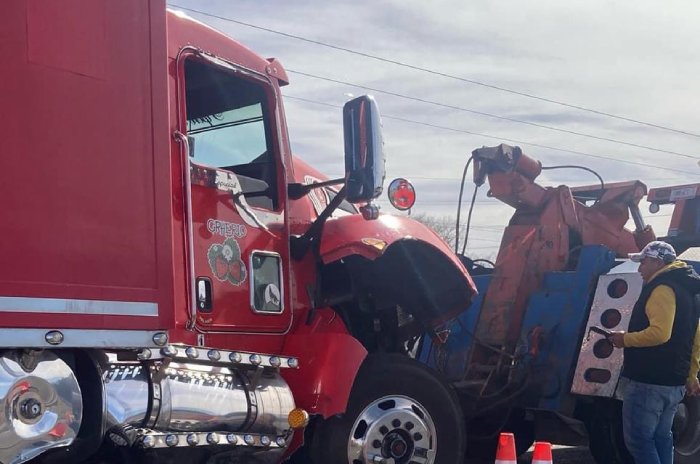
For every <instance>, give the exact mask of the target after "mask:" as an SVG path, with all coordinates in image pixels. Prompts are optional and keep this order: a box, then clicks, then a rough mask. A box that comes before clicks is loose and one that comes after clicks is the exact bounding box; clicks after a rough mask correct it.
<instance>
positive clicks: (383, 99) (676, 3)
mask: <svg viewBox="0 0 700 464" xmlns="http://www.w3.org/2000/svg"><path fill="white" fill-rule="evenodd" d="M168 4H169V6H170V7H171V8H174V9H178V7H182V8H185V9H188V10H198V11H200V12H201V13H197V12H194V11H187V10H185V12H186V13H187V14H188V15H190V16H192V17H193V18H195V19H197V20H199V21H202V22H204V23H206V24H208V25H210V26H212V27H214V28H216V29H219V30H221V31H222V32H224V33H226V34H227V35H229V36H231V37H233V38H234V39H236V40H238V41H239V42H241V43H243V44H244V45H246V46H247V47H249V48H251V49H252V50H254V51H256V52H257V53H258V54H260V55H262V56H265V57H276V58H277V59H279V60H280V61H281V62H282V64H283V65H284V66H285V68H286V69H287V71H288V73H289V77H290V81H291V83H290V85H289V86H286V87H284V88H283V94H284V96H285V109H286V114H287V123H288V126H289V132H290V137H291V143H292V151H293V152H294V153H295V155H297V156H299V157H301V158H303V159H304V160H306V161H308V162H310V163H311V164H312V165H314V166H315V167H317V168H318V169H320V170H321V171H322V172H325V173H326V174H328V175H330V176H340V175H342V172H343V139H342V118H341V109H340V107H342V105H343V103H344V102H345V101H347V100H348V99H350V98H351V97H352V96H357V95H361V94H365V93H369V94H372V95H373V96H374V97H375V98H376V100H377V103H378V104H379V108H380V112H381V113H382V115H383V124H384V139H385V144H386V145H385V149H386V154H387V181H386V183H385V190H386V187H387V186H388V183H389V181H390V180H391V179H393V178H396V177H404V178H407V179H409V180H410V181H411V182H412V183H413V185H414V187H415V189H416V193H417V201H416V205H415V206H414V208H413V209H412V213H413V214H418V213H424V214H429V215H433V216H438V217H443V216H453V217H454V216H456V211H457V198H458V195H459V188H460V183H461V175H462V170H463V168H464V165H465V163H466V161H467V159H468V157H469V154H470V153H471V151H472V150H474V149H475V148H479V147H481V146H495V145H498V144H500V143H508V144H511V145H517V146H520V147H521V148H522V149H523V151H524V152H525V153H526V154H528V155H529V156H531V157H533V158H535V159H537V160H539V161H541V162H542V164H543V165H544V166H555V165H564V164H576V165H582V166H585V167H588V168H591V169H594V170H595V171H596V172H598V173H599V174H600V175H601V176H602V177H603V179H604V180H605V182H617V181H626V180H636V179H639V180H641V181H643V182H645V183H646V184H647V185H648V186H649V187H660V186H668V185H677V184H687V183H696V182H700V165H699V164H698V161H699V160H700V111H698V101H699V97H700V79H699V78H698V76H700V40H699V39H698V36H697V22H698V19H700V2H695V1H692V0H667V1H665V2H658V1H650V0H637V1H634V2H632V1H621V0H607V1H605V0H567V1H560V0H559V1H555V0H541V1H533V0H531V1H523V0H519V1H515V0H462V1H457V0H449V1H447V0H445V1H443V0H433V1H432V2H425V1H420V2H419V1H414V0H374V1H365V0H353V1H346V0H334V1H332V2H321V1H313V0H298V1H272V0H235V1H233V0H207V1H203V0H168ZM203 13H205V14H203ZM212 15H214V16H219V17H220V18H217V17H214V16H212ZM221 18H227V19H229V20H226V19H221ZM230 20H233V21H230ZM241 23H245V24H241ZM285 34H286V35H285ZM292 36H293V37H292ZM303 39H306V40H303ZM314 42H320V43H323V44H327V45H331V46H332V47H338V48H343V49H348V50H351V51H353V52H355V53H351V52H349V51H345V50H339V49H337V48H332V47H328V46H324V45H320V44H318V43H314ZM363 54H364V55H371V56H374V57H377V58H379V59H377V58H371V57H368V56H363ZM387 60H389V61H393V62H389V61H387ZM397 62H398V63H397ZM416 68H421V69H416ZM312 76H316V77H312ZM332 81H340V82H342V83H338V82H332ZM368 88H369V89H372V90H368ZM522 94H527V95H529V97H528V96H524V95H522ZM533 97H534V98H533ZM545 100H551V101H555V102H559V103H564V104H566V105H570V106H566V105H562V104H558V103H553V102H549V101H545ZM572 106H578V107H581V108H584V109H587V110H593V111H585V110H583V109H577V108H573V107H572ZM600 113H607V114H609V115H615V116H618V117H617V118H616V117H611V116H606V115H602V114H600ZM488 115H491V116H488ZM622 118H627V119H632V120H636V121H639V122H641V123H645V124H641V123H639V122H637V123H635V122H631V121H628V120H625V119H622ZM515 120H517V121H520V122H517V121H515ZM652 125H656V126H662V127H663V128H659V127H652ZM542 126H547V127H542ZM664 128H665V129H664ZM669 129H671V130H669ZM573 132H575V133H576V134H574V133H573ZM682 132H685V133H682ZM603 139H607V140H603ZM572 152H575V153H572ZM669 152H672V153H669ZM538 182H540V183H541V184H542V185H545V186H557V185H561V184H566V185H571V186H575V185H588V184H595V183H596V182H597V179H596V178H595V177H594V176H593V175H591V174H590V173H587V172H585V171H581V170H570V169H569V170H552V171H545V172H544V173H543V174H542V175H541V176H540V177H539V178H538ZM487 190H488V189H487V188H486V186H485V187H482V188H481V189H480V190H479V191H478V194H477V202H476V204H475V207H474V213H473V219H472V224H471V225H472V229H471V232H470V238H469V244H468V250H469V252H468V254H470V256H472V257H491V256H493V255H494V252H495V249H496V248H497V246H498V243H499V241H500V236H501V232H502V230H503V227H504V225H505V224H506V223H507V220H508V218H509V217H510V215H511V214H512V212H513V210H512V209H511V208H510V207H508V206H505V205H502V204H501V203H499V202H498V200H495V199H490V198H487V197H486V192H487ZM472 192H473V183H472V182H471V173H470V174H469V176H468V179H467V184H466V186H465V201H464V207H463V213H462V219H463V221H462V223H464V222H465V221H464V219H465V218H466V212H467V209H468V206H469V205H468V203H469V199H470V198H471V195H472ZM377 203H378V204H379V205H380V206H381V208H382V210H383V211H385V212H389V213H392V214H401V213H399V212H397V211H396V210H393V208H392V207H391V206H390V204H389V202H388V200H387V198H386V195H385V194H383V196H382V197H380V198H379V199H378V201H377ZM647 206H648V205H647V203H646V202H643V203H642V211H643V213H644V215H645V219H646V220H647V222H648V223H650V224H651V225H652V226H653V227H654V228H655V230H656V232H657V234H658V235H664V234H665V232H666V228H667V226H668V221H669V219H670V217H669V215H670V210H669V209H668V208H662V209H661V211H660V212H659V213H657V214H655V215H651V214H650V213H648V211H647Z"/></svg>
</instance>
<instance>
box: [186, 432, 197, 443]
mask: <svg viewBox="0 0 700 464" xmlns="http://www.w3.org/2000/svg"><path fill="white" fill-rule="evenodd" d="M198 443H199V437H198V436H197V434H196V433H190V434H189V435H187V444H188V445H190V446H197V444H198Z"/></svg>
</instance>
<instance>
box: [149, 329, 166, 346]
mask: <svg viewBox="0 0 700 464" xmlns="http://www.w3.org/2000/svg"><path fill="white" fill-rule="evenodd" d="M153 343H155V344H156V345H157V346H165V345H166V344H167V343H168V334H166V333H165V332H158V333H156V334H154V335H153Z"/></svg>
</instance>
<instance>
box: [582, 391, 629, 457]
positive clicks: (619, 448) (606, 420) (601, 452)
mask: <svg viewBox="0 0 700 464" xmlns="http://www.w3.org/2000/svg"><path fill="white" fill-rule="evenodd" d="M586 428H587V429H588V441H589V446H588V447H589V450H590V452H591V455H593V459H594V460H595V462H597V463H598V464H634V459H633V458H632V455H631V454H630V453H629V451H627V446H625V439H624V435H623V433H622V402H621V401H617V400H598V401H596V402H595V404H594V405H593V406H592V411H591V414H590V416H589V417H588V419H587V420H586Z"/></svg>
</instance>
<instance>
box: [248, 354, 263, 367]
mask: <svg viewBox="0 0 700 464" xmlns="http://www.w3.org/2000/svg"><path fill="white" fill-rule="evenodd" d="M261 362H262V358H261V357H260V355H257V354H251V355H250V363H251V364H252V365H253V366H257V365H259V364H260V363H261Z"/></svg>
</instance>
